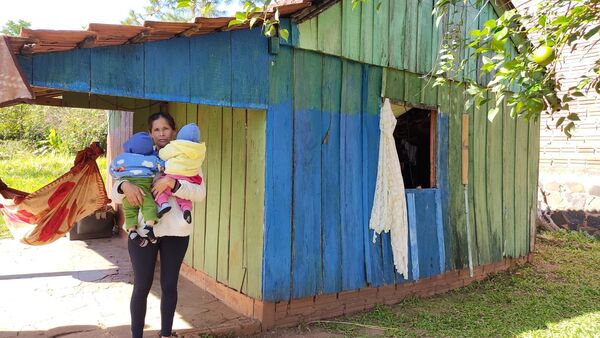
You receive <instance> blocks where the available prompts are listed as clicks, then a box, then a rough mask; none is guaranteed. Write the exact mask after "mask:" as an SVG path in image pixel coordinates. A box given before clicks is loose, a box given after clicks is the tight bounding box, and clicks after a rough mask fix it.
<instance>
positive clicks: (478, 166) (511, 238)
mask: <svg viewBox="0 0 600 338" xmlns="http://www.w3.org/2000/svg"><path fill="white" fill-rule="evenodd" d="M384 73H385V74H384V79H383V80H384V87H383V90H382V91H383V95H384V96H385V97H389V98H392V99H395V100H401V101H405V102H408V103H412V104H420V105H425V106H431V107H439V112H440V113H441V114H447V115H448V118H449V123H448V125H449V126H448V129H449V130H448V183H449V184H448V195H449V206H448V210H446V212H447V213H448V219H449V223H450V224H449V226H446V229H449V231H451V232H452V233H451V234H447V235H449V236H452V238H453V242H454V245H453V250H454V251H453V252H452V257H447V259H448V260H451V261H452V262H453V267H456V268H460V267H464V266H466V264H467V262H468V258H467V257H468V251H467V231H466V212H465V203H464V195H463V185H462V183H461V170H462V169H461V133H462V114H463V113H464V95H465V94H464V92H465V87H464V84H459V83H457V82H452V81H449V82H448V85H446V86H443V87H438V88H431V86H430V85H429V84H428V79H427V78H419V76H418V75H417V74H413V73H409V72H404V71H398V70H393V69H386V70H385V72H384ZM467 113H468V114H469V145H470V146H469V184H468V196H469V200H468V203H469V211H470V223H471V229H472V231H471V236H472V238H471V241H472V243H473V246H472V247H473V260H474V263H475V264H476V265H481V264H488V263H492V262H497V261H500V260H501V258H502V257H505V256H508V257H518V256H523V255H526V254H527V253H529V251H530V224H531V222H532V220H533V219H532V211H535V210H536V201H537V175H538V174H537V173H538V160H539V121H536V122H533V121H531V122H527V121H525V120H523V119H518V120H515V119H512V118H511V117H510V116H509V113H508V107H506V106H505V107H504V109H503V110H502V111H501V112H500V113H499V114H498V115H497V116H496V118H495V119H494V121H493V122H490V121H488V119H487V107H485V106H484V107H481V108H478V109H474V108H471V109H470V110H469V111H468V112H467Z"/></svg>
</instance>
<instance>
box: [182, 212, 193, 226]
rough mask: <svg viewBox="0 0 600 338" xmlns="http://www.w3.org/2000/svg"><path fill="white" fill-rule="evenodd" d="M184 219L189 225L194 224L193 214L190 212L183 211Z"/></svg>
mask: <svg viewBox="0 0 600 338" xmlns="http://www.w3.org/2000/svg"><path fill="white" fill-rule="evenodd" d="M183 219H185V221H186V222H188V224H192V212H191V211H189V210H184V211H183Z"/></svg>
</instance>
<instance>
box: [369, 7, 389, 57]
mask: <svg viewBox="0 0 600 338" xmlns="http://www.w3.org/2000/svg"><path fill="white" fill-rule="evenodd" d="M374 2H375V3H376V4H375V11H374V13H373V64H375V65H378V66H381V67H387V66H388V63H389V58H388V57H389V48H390V44H389V39H390V0H380V1H374Z"/></svg>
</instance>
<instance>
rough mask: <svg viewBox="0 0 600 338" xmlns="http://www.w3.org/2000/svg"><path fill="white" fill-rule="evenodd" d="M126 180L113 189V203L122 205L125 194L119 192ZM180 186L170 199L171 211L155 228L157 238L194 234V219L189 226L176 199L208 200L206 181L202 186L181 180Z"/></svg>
mask: <svg viewBox="0 0 600 338" xmlns="http://www.w3.org/2000/svg"><path fill="white" fill-rule="evenodd" d="M200 175H201V176H202V177H204V176H203V175H202V170H200ZM123 181H124V180H119V181H117V182H115V184H114V185H113V188H112V190H111V192H110V198H111V199H112V200H113V202H115V203H118V204H121V203H122V202H123V198H124V197H125V195H124V194H120V193H119V192H118V189H117V188H118V187H119V185H120V184H121V183H122V182H123ZM179 184H180V185H181V186H180V187H179V189H177V191H176V192H174V193H173V195H172V196H171V197H169V200H168V202H169V204H170V205H171V210H170V211H169V212H167V213H166V214H164V215H163V216H162V218H160V219H159V220H158V223H157V224H155V225H154V226H153V229H154V234H155V235H156V236H157V237H162V236H179V237H185V236H189V235H190V234H191V233H192V229H193V227H194V218H193V216H192V224H188V223H187V222H186V221H185V219H184V218H183V212H182V211H181V209H180V208H179V205H178V204H177V202H176V200H175V197H179V198H183V199H186V200H190V201H192V202H201V201H202V200H204V198H206V185H205V184H204V181H202V184H195V183H191V182H187V181H184V180H180V181H179ZM138 218H139V220H140V221H139V225H138V228H141V227H143V226H144V220H143V218H142V213H141V212H140V213H139V216H138Z"/></svg>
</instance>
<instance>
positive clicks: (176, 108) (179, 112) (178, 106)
mask: <svg viewBox="0 0 600 338" xmlns="http://www.w3.org/2000/svg"><path fill="white" fill-rule="evenodd" d="M168 105H169V106H168V107H169V108H168V109H169V114H171V115H172V116H173V119H174V120H175V126H176V127H177V128H178V129H179V128H181V127H183V126H184V125H185V124H186V122H187V106H186V104H185V103H177V102H169V103H168Z"/></svg>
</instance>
